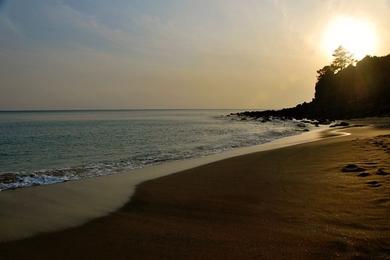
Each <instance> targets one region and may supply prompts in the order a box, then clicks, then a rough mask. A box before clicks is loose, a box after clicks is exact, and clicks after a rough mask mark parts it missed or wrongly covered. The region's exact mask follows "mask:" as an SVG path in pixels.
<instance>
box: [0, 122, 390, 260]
mask: <svg viewBox="0 0 390 260" xmlns="http://www.w3.org/2000/svg"><path fill="white" fill-rule="evenodd" d="M348 131H350V132H351V133H352V135H350V136H346V137H341V138H329V139H324V140H320V141H316V142H312V143H307V144H300V145H295V146H291V147H286V148H281V149H276V150H271V151H264V152H259V153H254V154H249V155H244V156H239V157H234V158H230V159H226V160H223V161H219V162H215V163H211V164H207V165H204V166H200V167H197V168H194V169H190V170H186V171H183V172H180V173H177V174H173V175H169V176H166V177H162V178H158V179H155V180H152V181H148V182H145V183H143V184H141V185H139V186H138V187H137V190H136V192H135V195H134V196H133V198H132V200H131V201H130V202H128V203H127V204H125V206H123V207H122V208H121V209H120V210H118V211H116V212H114V213H112V214H110V215H109V216H107V217H102V218H99V219H95V220H93V221H91V222H89V223H87V224H85V225H83V226H81V227H76V228H71V229H67V230H64V231H59V232H52V233H47V234H42V235H39V236H35V237H32V238H28V239H24V240H19V241H14V242H6V243H1V244H0V258H1V259H183V258H185V259H188V258H189V259H205V258H207V259H220V258H225V259H253V258H259V259H283V258H284V259H291V258H296V259H302V258H312V259H329V258H332V257H341V258H352V257H363V258H364V257H372V258H383V259H389V258H390V225H389V219H390V175H385V174H377V173H378V169H380V168H383V169H384V171H382V173H383V172H389V171H390V157H389V156H390V154H389V152H390V149H389V148H390V130H389V129H374V128H367V127H360V128H355V129H349V130H348ZM347 164H356V165H358V166H359V167H361V168H364V171H363V172H365V173H367V174H368V176H365V177H359V176H358V175H360V174H361V173H362V172H349V173H346V172H342V171H341V170H342V168H343V167H344V166H345V165H347ZM379 173H381V171H379ZM367 174H365V175H367Z"/></svg>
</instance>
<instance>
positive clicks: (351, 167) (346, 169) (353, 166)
mask: <svg viewBox="0 0 390 260" xmlns="http://www.w3.org/2000/svg"><path fill="white" fill-rule="evenodd" d="M365 170H366V169H364V168H362V167H359V166H357V165H356V164H348V165H345V166H344V167H343V168H342V169H341V171H342V172H363V171H365Z"/></svg>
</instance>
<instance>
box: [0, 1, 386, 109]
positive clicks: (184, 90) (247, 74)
mask: <svg viewBox="0 0 390 260" xmlns="http://www.w3.org/2000/svg"><path fill="white" fill-rule="evenodd" d="M337 15H349V16H353V17H357V18H358V19H360V18H364V19H365V20H367V21H370V22H371V23H372V24H373V25H374V27H375V30H376V33H377V35H378V46H377V48H376V53H373V54H375V55H386V54H388V53H390V30H389V28H390V18H389V17H390V0H371V1H367V0H350V1H347V0H344V1H343V0H317V1H313V0H300V1H299V0H297V1H290V0H263V1H261V0H257V1H255V0H161V1H157V0H155V1H149V0H110V1H108V0H8V1H4V0H0V109H46V108H51V109H61V108H270V107H284V106H291V105H295V104H296V103H300V102H303V101H310V100H311V98H312V96H313V92H314V84H315V80H316V70H317V69H319V68H321V67H322V66H324V65H326V63H328V62H329V56H327V55H326V53H325V52H324V51H323V49H321V42H322V38H323V34H324V31H325V30H326V26H327V24H328V23H329V20H330V19H331V18H332V17H334V16H337Z"/></svg>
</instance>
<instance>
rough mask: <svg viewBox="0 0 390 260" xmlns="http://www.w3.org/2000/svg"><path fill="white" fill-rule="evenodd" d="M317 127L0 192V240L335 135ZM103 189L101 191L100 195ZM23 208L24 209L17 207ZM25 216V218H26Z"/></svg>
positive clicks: (61, 225) (65, 224)
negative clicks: (158, 184) (194, 173)
mask: <svg viewBox="0 0 390 260" xmlns="http://www.w3.org/2000/svg"><path fill="white" fill-rule="evenodd" d="M337 131H338V129H329V128H321V129H316V130H313V131H310V132H306V133H302V134H298V135H294V136H289V137H284V138H280V139H276V140H274V141H271V142H268V143H264V144H260V145H255V146H249V147H241V148H236V149H232V150H229V151H226V152H223V153H219V154H214V155H209V156H205V157H201V158H195V159H189V160H182V161H174V162H167V163H163V164H160V165H154V166H148V167H145V168H141V169H136V170H131V171H128V172H124V173H120V174H114V175H107V176H101V177H94V178H90V179H83V180H79V181H71V182H64V183H58V184H52V185H42V186H34V187H28V188H22V189H16V190H10V191H2V192H0V205H1V207H0V242H1V241H3V242H5V241H13V240H18V239H23V238H28V237H32V236H34V235H37V234H40V233H46V232H55V231H58V230H63V229H66V228H72V227H77V226H80V225H83V224H85V223H87V222H89V221H91V220H93V219H96V218H99V217H103V216H106V215H109V214H110V213H112V212H115V211H117V210H118V209H120V208H121V207H122V206H123V205H124V204H125V203H127V202H128V201H130V200H131V199H132V196H133V195H134V192H135V190H136V188H137V186H138V185H141V184H142V183H144V182H147V181H150V180H153V179H157V178H160V177H164V176H167V175H171V174H176V173H178V172H182V171H185V170H189V169H192V168H196V167H200V166H203V165H207V164H210V163H215V162H218V161H223V160H226V159H229V158H233V157H238V156H245V155H248V154H252V153H257V152H262V151H268V150H273V149H280V148H283V147H288V146H293V145H298V144H302V143H306V142H313V141H316V140H320V139H322V138H327V137H330V136H332V135H335V136H342V135H347V134H346V133H340V132H339V133H336V132H337ZM102 191H103V192H102ZM20 205H24V207H20ZM26 216H28V217H26Z"/></svg>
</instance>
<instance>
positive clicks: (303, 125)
mask: <svg viewBox="0 0 390 260" xmlns="http://www.w3.org/2000/svg"><path fill="white" fill-rule="evenodd" d="M297 127H301V128H305V127H306V125H305V124H304V123H298V124H297Z"/></svg>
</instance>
